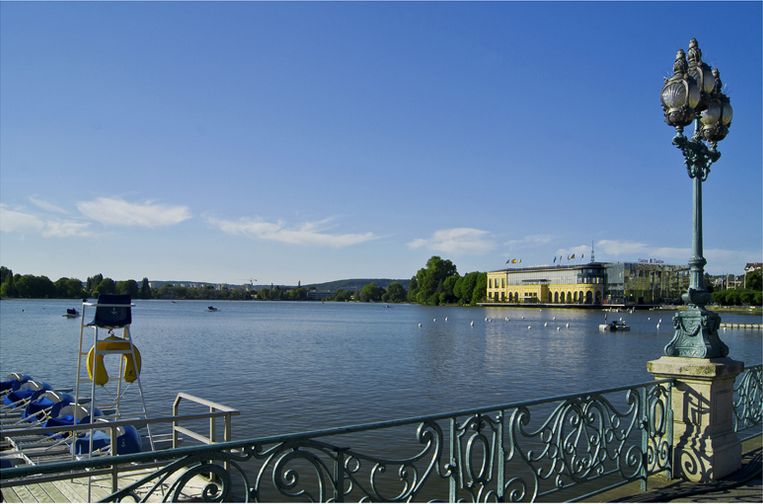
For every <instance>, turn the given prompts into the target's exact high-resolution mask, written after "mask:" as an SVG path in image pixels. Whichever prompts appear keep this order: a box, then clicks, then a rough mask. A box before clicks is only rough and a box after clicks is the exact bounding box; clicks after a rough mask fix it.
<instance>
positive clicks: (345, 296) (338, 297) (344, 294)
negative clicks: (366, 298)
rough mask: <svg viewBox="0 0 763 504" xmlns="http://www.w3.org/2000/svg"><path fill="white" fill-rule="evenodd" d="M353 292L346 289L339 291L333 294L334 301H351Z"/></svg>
mask: <svg viewBox="0 0 763 504" xmlns="http://www.w3.org/2000/svg"><path fill="white" fill-rule="evenodd" d="M352 296H353V292H352V291H351V290H347V289H339V290H337V291H336V294H334V297H333V300H334V301H352Z"/></svg>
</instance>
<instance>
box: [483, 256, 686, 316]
mask: <svg viewBox="0 0 763 504" xmlns="http://www.w3.org/2000/svg"><path fill="white" fill-rule="evenodd" d="M688 284H689V277H688V267H687V266H673V265H667V264H663V263H661V262H656V261H655V262H651V261H640V262H637V263H601V262H590V263H588V264H579V265H558V266H534V267H528V268H509V269H503V270H498V271H490V272H488V274H487V301H488V303H507V304H547V305H556V304H558V305H628V306H633V305H650V304H659V303H674V302H678V301H679V300H680V298H681V293H682V292H684V291H685V290H686V287H687V286H688Z"/></svg>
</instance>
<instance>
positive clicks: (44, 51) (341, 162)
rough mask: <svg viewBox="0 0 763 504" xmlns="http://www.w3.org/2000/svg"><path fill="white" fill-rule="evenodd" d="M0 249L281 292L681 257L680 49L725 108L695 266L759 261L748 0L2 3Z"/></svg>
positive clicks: (82, 266) (685, 247) (19, 265)
mask: <svg viewBox="0 0 763 504" xmlns="http://www.w3.org/2000/svg"><path fill="white" fill-rule="evenodd" d="M0 13H1V14H2V16H0V28H1V32H0V42H1V44H0V65H1V68H0V70H1V72H0V263H2V264H3V265H5V266H7V267H10V268H11V269H13V270H14V272H17V273H32V274H38V275H43V274H44V275H47V276H49V277H50V278H52V279H53V280H55V279H57V278H59V277H61V276H74V277H78V278H81V279H84V278H85V277H87V276H91V275H94V274H96V273H99V272H100V273H103V274H104V275H106V276H110V277H112V278H114V279H118V280H119V279H128V278H135V279H140V278H142V277H143V276H147V277H148V278H150V279H154V280H169V279H176V280H178V279H187V280H199V281H211V282H229V283H244V282H247V281H249V279H251V278H256V279H257V280H258V283H271V282H273V283H281V284H292V283H296V282H297V281H301V282H302V283H311V282H322V281H329V280H335V279H340V278H351V277H391V278H409V277H410V276H412V275H413V274H414V273H415V271H416V270H417V269H418V268H420V267H422V266H423V265H424V263H425V262H426V260H427V259H428V258H429V257H430V256H432V255H435V254H436V255H440V256H442V257H445V258H448V259H451V260H452V261H453V262H454V263H455V264H456V265H457V266H458V268H459V271H460V272H461V273H466V272H469V271H475V270H480V271H487V270H495V269H500V268H502V267H504V265H505V262H506V260H507V259H510V258H521V259H522V265H534V264H550V263H552V261H553V259H554V257H555V256H559V255H569V254H572V253H577V256H578V257H579V256H580V254H581V253H585V256H586V258H588V256H589V249H590V246H591V243H592V242H593V243H594V244H595V247H596V259H597V260H609V261H629V260H637V259H639V258H655V259H662V260H664V261H666V262H668V263H675V264H682V263H686V261H687V260H688V258H689V255H690V252H689V248H690V245H691V180H690V179H689V177H688V176H687V174H686V170H685V168H684V167H683V160H682V157H681V154H680V152H679V151H678V150H677V149H676V148H675V147H673V146H672V145H671V138H672V135H673V130H672V129H671V128H670V127H669V126H667V125H666V124H665V123H664V122H663V118H662V111H661V109H660V105H659V91H660V88H661V86H662V79H663V77H665V76H667V75H669V74H670V73H671V69H672V64H673V58H674V56H675V52H676V50H677V49H678V48H687V46H688V41H689V39H690V38H691V37H692V36H694V37H696V38H697V39H698V40H699V45H700V48H701V49H702V51H703V59H704V60H705V61H706V62H708V63H709V64H710V65H712V66H718V67H719V68H720V71H721V77H722V79H723V82H724V84H725V86H726V92H727V94H728V95H729V96H730V97H731V101H732V104H733V106H734V122H733V124H732V127H731V131H730V133H729V136H728V137H727V139H725V140H724V141H723V142H721V144H720V150H721V152H722V157H721V159H720V160H719V161H718V163H717V164H716V165H715V166H714V168H713V170H712V173H711V174H710V177H709V179H708V181H707V183H706V184H705V186H704V199H705V201H704V203H705V206H704V210H705V212H704V220H705V222H704V226H705V227H704V231H705V256H706V257H707V259H708V265H707V268H706V269H707V271H709V272H710V273H714V274H720V273H726V272H733V273H741V271H742V268H743V267H744V263H745V262H751V261H761V254H762V252H761V250H762V248H763V245H762V237H761V234H762V226H761V223H762V222H763V219H762V218H761V217H762V213H763V210H762V206H761V201H762V199H763V198H762V187H763V181H762V178H761V172H762V168H761V166H762V162H761V150H762V147H761V138H762V137H763V131H762V130H761V123H762V122H763V121H762V119H761V117H763V110H762V108H761V74H762V65H761V59H762V58H761V45H762V38H761V3H760V2H739V3H733V2H676V3H667V2H633V3H624V2H612V3H609V2H591V3H580V2H558V3H551V2H524V3H523V2H487V3H455V2H448V3H404V2H394V3H321V2H316V3H256V2H255V3H246V2H233V3H142V2H141V3H132V2H128V3H90V2H83V3H64V4H58V3H7V2H3V3H2V4H0Z"/></svg>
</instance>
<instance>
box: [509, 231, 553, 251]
mask: <svg viewBox="0 0 763 504" xmlns="http://www.w3.org/2000/svg"><path fill="white" fill-rule="evenodd" d="M553 239H554V237H553V236H551V235H545V234H535V235H528V236H525V237H523V238H519V239H515V240H509V241H507V242H505V243H504V245H506V246H508V247H514V248H522V247H535V246H540V245H548V244H549V243H551V242H552V241H553Z"/></svg>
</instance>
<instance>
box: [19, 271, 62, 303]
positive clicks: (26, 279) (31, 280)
mask: <svg viewBox="0 0 763 504" xmlns="http://www.w3.org/2000/svg"><path fill="white" fill-rule="evenodd" d="M13 282H14V284H15V287H16V295H17V296H18V297H21V298H54V297H56V286H55V285H54V284H53V282H51V281H50V279H49V278H48V277H46V276H34V275H15V276H14V277H13Z"/></svg>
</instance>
